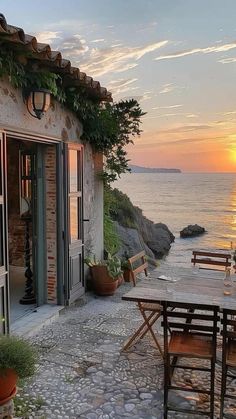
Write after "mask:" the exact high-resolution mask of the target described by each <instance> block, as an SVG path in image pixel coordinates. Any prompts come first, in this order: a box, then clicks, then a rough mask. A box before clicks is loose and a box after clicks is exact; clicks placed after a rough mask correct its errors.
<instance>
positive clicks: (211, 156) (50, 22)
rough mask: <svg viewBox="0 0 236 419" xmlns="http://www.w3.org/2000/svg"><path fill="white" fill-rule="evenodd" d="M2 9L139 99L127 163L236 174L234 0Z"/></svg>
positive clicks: (87, 2)
mask: <svg viewBox="0 0 236 419" xmlns="http://www.w3.org/2000/svg"><path fill="white" fill-rule="evenodd" d="M1 13H3V14H4V15H5V17H6V19H7V21H8V23H9V24H13V25H16V26H19V27H22V28H23V29H24V30H25V32H26V33H30V34H33V35H36V37H37V39H38V40H39V41H40V42H45V43H49V44H50V45H51V47H52V48H53V49H56V50H60V51H61V52H62V54H63V56H64V58H68V59H70V60H71V61H72V63H73V65H76V66H78V67H79V68H80V69H81V70H82V71H85V72H86V73H87V74H88V75H90V76H92V77H93V78H94V79H96V80H99V81H100V82H101V84H102V85H103V86H105V87H107V88H108V89H109V90H110V91H112V93H113V98H114V100H115V101H117V100H120V99H125V98H131V97H134V98H136V99H137V100H138V101H139V102H140V104H141V107H142V109H143V110H144V111H145V112H147V115H146V116H145V117H144V119H143V133H142V136H141V137H140V138H139V139H138V140H136V142H135V146H132V147H129V150H128V151H129V158H130V159H131V162H132V163H133V164H139V165H145V166H148V167H154V166H155V167H177V168H180V169H182V170H183V171H219V172H221V171H226V172H236V1H235V0H224V1H222V0H97V1H96V0H66V1H65V0H48V1H45V2H44V1H43V2H40V3H35V2H32V1H29V0H21V1H20V2H17V1H15V2H13V1H9V0H1Z"/></svg>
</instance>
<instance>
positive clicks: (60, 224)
mask: <svg viewBox="0 0 236 419" xmlns="http://www.w3.org/2000/svg"><path fill="white" fill-rule="evenodd" d="M0 132H1V133H3V135H5V141H6V143H7V139H8V138H12V139H16V140H22V141H29V142H34V143H36V144H39V145H40V144H42V145H45V146H46V145H54V146H55V147H56V165H55V169H56V188H57V194H56V201H57V202H56V208H57V242H56V248H57V284H56V286H57V302H56V304H57V305H61V304H64V276H65V270H64V269H65V268H64V261H63V259H64V214H63V191H62V174H63V167H62V163H63V156H62V152H61V150H62V148H63V144H64V143H63V142H62V140H61V139H58V138H55V137H47V136H45V135H43V136H41V135H38V134H32V133H29V132H28V133H24V132H22V131H15V130H12V129H6V128H5V129H1V128H0ZM37 148H38V147H37ZM39 148H40V147H39ZM41 151H42V148H41ZM6 158H7V154H6V150H5V159H6ZM5 167H6V162H5ZM42 175H43V174H42ZM6 188H7V176H6ZM6 190H7V189H6ZM45 193H46V191H44V197H45ZM44 208H45V201H44ZM5 213H6V216H7V209H5ZM37 217H38V215H37ZM6 223H7V227H6V228H7V231H8V216H7V218H6ZM36 223H37V224H38V223H39V221H38V220H37V221H36ZM44 224H45V223H44ZM44 233H45V232H43V231H40V229H38V234H39V235H41V236H43V235H44ZM7 237H8V235H7ZM44 237H45V238H46V235H44ZM38 241H39V238H38ZM38 249H39V247H38ZM7 258H8V251H7ZM38 265H39V264H38ZM7 266H8V268H9V263H8V265H7ZM45 267H46V263H45ZM38 269H39V270H40V272H41V274H42V275H43V272H42V271H43V268H42V266H38ZM36 286H37V285H36ZM7 287H8V288H7V295H8V297H7V300H8V307H9V311H10V287H9V276H8V280H7ZM46 289H47V285H46V281H45V289H44V292H43V293H42V295H41V296H40V299H41V302H42V303H43V301H44V302H46ZM37 302H38V301H37ZM9 324H10V320H9Z"/></svg>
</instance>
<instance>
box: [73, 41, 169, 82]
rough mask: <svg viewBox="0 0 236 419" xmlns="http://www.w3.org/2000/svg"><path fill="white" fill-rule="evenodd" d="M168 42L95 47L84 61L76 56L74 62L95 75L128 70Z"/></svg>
mask: <svg viewBox="0 0 236 419" xmlns="http://www.w3.org/2000/svg"><path fill="white" fill-rule="evenodd" d="M167 43H168V41H161V42H156V43H154V44H148V45H145V46H141V47H127V46H116V47H113V48H112V47H108V48H102V49H98V48H94V49H92V50H90V53H89V56H87V57H85V58H84V59H83V60H82V61H81V60H80V61H77V60H76V57H74V63H75V64H77V65H79V66H80V68H81V69H82V70H83V71H85V72H86V73H88V74H92V75H94V76H95V77H97V76H101V75H104V74H107V73H112V72H121V71H126V70H127V69H130V68H133V67H134V66H136V65H137V63H136V61H138V60H140V58H142V57H143V56H144V55H146V54H148V53H150V52H153V51H156V50H157V49H159V48H162V47H163V46H164V45H166V44H167Z"/></svg>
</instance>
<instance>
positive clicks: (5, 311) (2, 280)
mask: <svg viewBox="0 0 236 419" xmlns="http://www.w3.org/2000/svg"><path fill="white" fill-rule="evenodd" d="M6 214H7V210H6V137H5V134H4V133H2V132H0V334H2V333H3V334H5V333H8V332H9V279H8V246H7V243H8V241H7V216H6Z"/></svg>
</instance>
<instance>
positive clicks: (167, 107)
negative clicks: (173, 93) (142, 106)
mask: <svg viewBox="0 0 236 419" xmlns="http://www.w3.org/2000/svg"><path fill="white" fill-rule="evenodd" d="M182 106H183V105H169V106H156V107H155V108H152V109H153V110H156V109H173V108H181V107H182Z"/></svg>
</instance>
